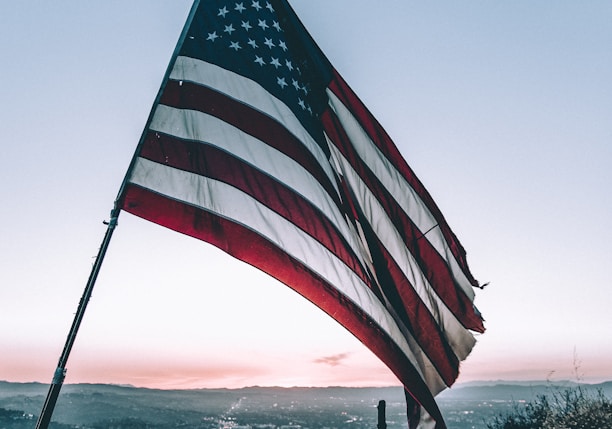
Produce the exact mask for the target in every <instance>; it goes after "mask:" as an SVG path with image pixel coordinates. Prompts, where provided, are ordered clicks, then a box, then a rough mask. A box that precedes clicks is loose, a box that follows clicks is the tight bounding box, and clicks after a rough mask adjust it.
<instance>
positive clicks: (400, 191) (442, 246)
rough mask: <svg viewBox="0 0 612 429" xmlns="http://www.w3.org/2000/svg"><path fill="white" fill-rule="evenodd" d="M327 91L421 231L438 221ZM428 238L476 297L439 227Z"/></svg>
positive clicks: (364, 155)
mask: <svg viewBox="0 0 612 429" xmlns="http://www.w3.org/2000/svg"><path fill="white" fill-rule="evenodd" d="M327 95H328V96H329V104H330V106H331V108H332V109H333V110H334V112H335V113H336V115H337V116H338V119H339V120H340V122H341V123H342V125H343V127H344V129H345V131H346V133H347V135H348V137H349V139H350V140H351V143H352V144H353V147H354V148H355V151H356V152H357V153H358V154H359V156H360V157H361V159H362V160H364V162H366V164H367V165H368V167H370V169H371V170H372V172H373V173H374V175H375V176H376V177H377V178H378V179H379V180H380V181H381V183H382V184H383V186H384V187H385V188H387V190H388V191H389V193H390V194H391V195H392V196H393V198H395V200H396V201H397V203H398V205H399V206H400V207H401V208H402V210H404V212H405V213H406V214H407V215H409V217H410V219H412V221H413V222H414V223H415V225H416V226H417V228H418V229H419V230H420V231H421V232H426V231H428V230H430V228H431V227H433V226H434V225H436V223H437V221H436V219H435V218H434V216H433V215H432V214H431V212H430V211H429V209H428V208H427V206H426V205H425V204H424V203H423V201H422V200H421V198H420V197H419V195H418V194H417V193H416V192H415V191H414V189H412V187H411V186H410V184H409V183H408V182H407V181H406V179H404V177H403V176H402V175H401V174H400V173H399V172H398V171H397V170H396V169H395V168H394V167H393V165H392V164H391V163H390V162H389V161H388V160H387V158H386V157H385V156H384V155H383V154H382V153H381V152H380V150H379V149H378V148H377V147H376V145H374V143H373V142H372V140H371V139H370V137H369V136H368V135H367V133H366V132H365V131H364V130H363V128H362V127H361V125H360V124H359V122H358V121H357V120H356V119H355V118H354V117H353V115H352V114H351V112H350V111H349V110H348V109H347V108H346V106H344V104H342V102H341V101H340V100H339V99H338V98H337V97H336V95H335V94H334V93H333V92H331V91H330V90H328V91H327ZM425 238H426V239H427V240H428V241H429V242H430V243H431V245H432V246H433V247H434V248H435V249H436V250H437V251H438V253H439V254H440V255H441V256H442V258H444V260H445V261H447V264H448V266H449V268H450V270H451V272H452V274H453V277H454V278H455V279H456V281H457V283H458V284H459V285H460V287H461V289H462V290H463V291H464V292H465V294H466V295H467V296H468V298H469V299H470V300H471V301H473V300H474V290H473V289H472V285H471V283H470V281H469V280H468V279H467V277H466V276H465V274H464V273H463V271H462V269H461V267H460V266H459V264H458V262H457V261H456V259H455V257H454V255H453V253H452V251H451V250H450V248H449V246H448V243H447V242H446V240H445V239H444V235H443V234H442V231H441V230H440V228H433V229H431V230H430V231H429V232H428V233H427V235H425Z"/></svg>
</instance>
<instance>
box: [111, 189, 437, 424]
mask: <svg viewBox="0 0 612 429" xmlns="http://www.w3.org/2000/svg"><path fill="white" fill-rule="evenodd" d="M121 205H122V208H123V210H125V211H127V212H130V213H132V214H134V215H136V216H139V217H141V218H144V219H147V220H149V221H151V222H154V223H157V224H159V225H162V226H165V227H167V228H170V229H172V230H174V231H177V232H180V233H183V234H186V235H189V236H191V237H195V238H198V239H200V240H203V241H206V242H208V243H210V244H212V245H214V246H216V247H218V248H220V249H221V250H223V251H225V252H226V253H228V254H230V255H232V256H233V257H235V258H237V259H239V260H241V261H243V262H246V263H248V264H250V265H252V266H254V267H256V268H258V269H260V270H262V271H263V272H265V273H268V274H269V275H271V276H272V277H274V278H276V279H278V280H279V281H281V282H283V283H284V284H286V285H287V286H289V287H291V288H292V289H293V290H295V291H296V292H297V293H299V294H300V295H302V296H303V297H305V298H306V299H308V300H309V301H311V302H312V303H314V304H315V305H316V306H318V307H319V308H321V309H322V310H323V311H325V312H326V313H327V314H328V315H330V316H331V317H332V318H334V319H335V320H337V321H338V322H339V323H340V324H342V325H343V326H344V327H346V328H347V329H348V330H349V331H350V332H351V333H352V334H353V335H355V337H357V338H358V339H359V340H360V341H361V342H362V343H363V344H364V345H365V346H366V347H368V348H369V349H370V350H372V352H373V353H374V354H375V355H376V356H378V357H379V359H381V360H382V361H383V362H384V363H385V364H386V365H387V366H388V367H389V368H390V369H391V371H393V373H394V374H395V375H396V376H397V377H398V378H399V380H400V381H401V382H402V383H403V384H404V385H405V386H410V392H411V394H412V395H413V396H414V397H415V398H416V399H417V401H418V402H419V403H420V404H421V405H422V406H423V407H425V409H427V411H428V412H429V413H430V414H431V415H432V417H433V418H434V419H436V420H438V421H443V419H442V416H441V414H440V410H439V409H438V406H437V405H436V403H435V401H434V398H433V396H432V394H431V392H430V391H429V389H428V387H427V385H426V384H425V382H424V381H423V380H422V379H421V377H420V375H419V374H418V372H417V371H416V369H415V368H414V367H413V365H412V364H411V362H410V361H409V360H408V359H407V357H406V356H405V355H404V353H403V352H402V351H401V350H400V349H399V348H398V347H397V346H396V345H395V343H394V342H393V341H392V340H391V338H389V336H388V335H387V334H386V332H385V331H383V330H382V329H381V328H380V327H379V326H378V325H376V323H375V322H374V321H373V320H372V319H371V318H369V317H368V315H367V314H365V313H364V312H363V311H362V310H361V309H360V308H359V307H357V306H356V305H355V304H354V303H353V302H352V301H350V300H348V299H347V298H346V297H345V296H344V295H342V294H341V293H340V292H339V291H338V290H336V289H335V288H334V287H333V286H332V285H330V284H328V283H327V282H325V281H324V280H323V279H322V278H320V277H319V276H318V275H317V274H316V273H314V272H312V271H310V270H309V269H308V268H307V267H306V266H304V265H303V264H301V263H300V262H299V261H297V260H295V259H293V258H292V257H291V256H289V255H288V254H287V253H286V252H284V251H283V250H282V249H280V248H278V247H277V246H276V245H274V244H273V243H271V242H269V241H268V240H266V239H265V238H263V237H262V236H260V235H258V234H257V233H256V232H254V231H252V230H250V229H247V228H245V227H243V226H241V225H238V224H236V223H234V222H231V221H229V220H227V219H223V218H220V217H218V216H216V215H214V214H212V213H209V212H207V211H204V210H201V209H198V208H195V207H193V206H189V205H186V204H184V203H182V202H180V201H175V200H171V199H168V198H165V197H163V196H161V195H158V194H155V193H152V192H149V191H147V190H145V189H143V188H140V187H137V186H135V185H128V186H127V187H126V189H125V193H124V194H123V198H122V202H121Z"/></svg>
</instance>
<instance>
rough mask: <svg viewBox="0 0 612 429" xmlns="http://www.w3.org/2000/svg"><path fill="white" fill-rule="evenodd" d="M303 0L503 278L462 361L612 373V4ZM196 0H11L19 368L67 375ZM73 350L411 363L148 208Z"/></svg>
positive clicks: (6, 31)
mask: <svg viewBox="0 0 612 429" xmlns="http://www.w3.org/2000/svg"><path fill="white" fill-rule="evenodd" d="M291 4H292V6H293V7H294V9H295V10H296V12H297V13H298V15H299V16H300V18H301V19H302V21H303V22H304V24H305V25H306V27H307V28H308V30H309V31H310V33H311V35H312V36H313V37H314V39H315V40H316V41H317V43H318V44H319V46H320V47H321V48H322V49H323V51H324V52H325V53H326V55H327V56H328V58H329V59H330V60H331V62H332V64H334V66H335V68H336V69H337V70H338V71H339V72H340V74H342V75H343V77H344V78H345V79H346V80H347V82H348V83H349V85H351V87H352V88H353V89H354V90H355V92H356V93H357V94H358V95H359V97H360V98H361V99H362V101H364V103H365V104H366V105H367V106H368V108H369V109H370V110H371V111H372V112H373V114H374V115H375V116H376V117H377V119H378V120H379V121H380V122H381V124H382V125H383V126H384V127H385V129H386V130H387V131H388V133H389V134H390V135H391V137H392V138H393V139H394V141H395V142H396V144H397V146H398V147H399V149H400V151H401V152H402V154H403V156H404V157H405V158H406V160H407V161H408V163H409V164H410V166H411V167H412V168H413V170H414V171H415V172H416V174H417V175H418V176H419V178H420V179H421V181H422V182H423V183H424V185H425V187H426V188H427V189H428V190H429V192H430V193H431V194H432V196H433V198H434V199H435V201H436V202H437V204H438V205H439V207H440V208H441V210H442V212H443V213H444V215H445V217H446V219H447V221H448V222H449V224H450V226H451V228H452V229H453V230H454V232H455V233H456V234H457V236H458V237H459V240H460V241H461V242H462V244H463V246H464V247H465V249H466V251H467V253H468V255H467V258H468V263H469V264H470V267H471V270H472V272H473V274H474V276H475V277H476V278H477V279H478V280H479V281H480V282H481V283H487V282H489V283H490V284H489V286H487V287H486V288H485V289H484V290H481V291H477V296H476V301H475V303H476V306H477V307H478V308H479V310H480V311H481V312H482V314H483V316H484V318H485V326H486V328H487V332H486V333H485V334H483V335H478V337H477V340H478V342H477V344H476V346H475V348H474V350H473V351H472V354H471V355H470V356H469V357H468V358H467V359H466V361H465V362H464V363H463V364H462V368H461V374H460V376H459V379H458V383H461V382H469V381H474V380H499V379H503V380H533V379H538V380H546V379H547V380H565V379H570V380H574V381H584V382H600V381H603V380H612V364H610V363H609V358H610V356H612V340H611V337H610V330H611V328H612V311H610V309H611V308H612V281H611V280H610V275H609V273H608V270H607V268H608V267H609V265H610V263H611V261H612V251H611V250H610V243H611V242H612V228H611V227H610V226H609V221H610V220H611V219H612V192H611V191H610V185H611V184H612V120H611V117H612V79H611V76H612V48H611V46H612V26H610V22H612V4H611V3H610V2H607V1H597V0H594V1H590V2H573V1H563V0H560V1H555V2H550V1H541V0H535V1H534V0H515V1H512V2H501V1H500V2H493V1H489V0H487V1H484V0H470V1H466V2H454V1H438V2H424V1H423V2H417V1H412V0H410V1H408V0H386V1H384V2H369V1H364V0H334V1H329V0H292V1H291ZM374 4H375V6H373V5H374ZM190 6H191V1H189V0H131V1H129V2H126V1H118V0H105V1H88V2H83V1H78V0H61V1H57V2H52V3H50V2H45V1H41V0H38V1H34V0H21V1H19V2H0V57H1V58H2V67H0V100H2V103H0V118H2V119H1V122H0V124H1V127H2V143H1V146H0V147H1V149H2V154H1V156H2V161H3V162H2V168H1V169H0V183H1V185H0V200H1V201H2V204H1V206H0V233H1V237H2V238H1V240H0V380H8V381H16V382H26V381H40V382H45V383H48V382H50V381H51V378H52V375H53V371H54V369H55V367H56V365H57V360H58V358H59V356H60V353H61V351H62V348H63V345H64V342H65V339H66V335H67V333H68V330H69V328H70V325H71V323H72V319H73V316H74V312H75V311H76V308H77V305H78V302H79V299H80V297H81V294H82V292H83V288H84V286H85V283H86V281H87V277H88V276H89V272H90V269H91V265H92V263H93V258H94V257H95V255H96V253H97V250H98V247H99V245H100V243H101V240H102V237H103V235H104V232H105V229H106V227H105V225H103V223H102V222H103V221H104V220H107V219H108V214H109V211H110V209H111V208H112V204H113V201H114V199H115V196H116V194H117V191H118V190H119V185H120V184H121V181H122V179H123V176H124V174H125V171H126V169H127V166H128V164H129V161H130V159H131V156H132V153H133V151H134V149H135V147H136V144H137V142H138V139H139V137H140V134H141V132H142V129H143V127H144V125H145V121H146V118H147V116H148V114H149V111H150V109H151V105H152V103H153V100H154V98H155V95H156V93H157V91H158V88H159V85H160V83H161V79H162V77H163V75H164V72H165V70H166V67H167V64H168V61H169V59H170V56H171V54H172V51H173V49H174V46H175V44H176V41H177V39H178V36H179V33H180V31H181V29H182V26H183V23H184V21H185V18H186V16H187V14H188V11H189V8H190ZM67 368H68V373H67V378H66V383H77V382H89V383H93V382H95V383H116V384H132V385H135V386H143V387H155V388H195V387H230V388H233V387H242V386H251V385H277V386H329V385H343V386H387V385H398V381H397V380H396V379H395V377H394V376H393V375H392V374H391V373H390V371H389V370H388V369H387V368H386V367H385V366H384V365H383V364H381V363H380V362H379V361H378V360H377V359H376V358H375V357H374V356H373V355H372V354H371V352H369V351H368V350H367V349H366V348H365V347H364V346H363V345H362V344H361V343H359V342H358V341H357V340H356V339H354V338H353V337H352V336H351V335H350V334H349V333H348V332H347V331H346V330H344V328H342V327H340V325H338V324H337V323H336V322H335V321H333V320H332V319H331V318H329V317H328V316H326V315H325V314H323V312H321V311H320V310H319V309H317V308H316V307H315V306H313V305H312V304H310V303H308V302H306V301H305V300H304V299H303V298H301V297H300V296H298V295H297V294H296V293H295V292H293V291H292V290H290V289H289V288H288V287H286V286H284V285H282V284H280V283H278V282H276V281H274V280H272V279H270V278H269V277H267V276H266V275H264V274H262V273H260V272H258V271H256V270H255V269H253V268H251V267H249V266H246V265H244V264H241V263H239V262H236V261H234V260H232V259H231V258H230V257H229V256H226V255H225V254H223V253H222V252H220V251H218V250H217V249H215V248H213V247H212V246H210V245H208V244H206V243H203V242H199V241H197V240H195V239H192V238H189V237H185V236H182V235H180V234H177V233H174V232H171V231H169V230H165V229H164V228H162V227H159V226H157V225H154V224H152V223H148V222H146V221H144V220H141V219H138V218H135V217H133V216H131V215H130V214H128V213H122V214H121V216H120V218H119V226H118V228H117V230H116V231H115V235H114V237H113V240H112V242H111V244H110V248H109V250H108V253H107V256H106V259H105V261H104V265H103V267H102V270H101V273H100V276H99V278H98V282H97V284H96V286H95V290H94V293H93V297H92V299H91V301H90V304H89V307H88V309H87V313H86V314H85V318H84V321H83V324H82V326H81V329H80V331H79V334H78V337H77V340H76V344H75V346H74V349H73V351H72V354H71V356H70V359H69V361H68V365H67Z"/></svg>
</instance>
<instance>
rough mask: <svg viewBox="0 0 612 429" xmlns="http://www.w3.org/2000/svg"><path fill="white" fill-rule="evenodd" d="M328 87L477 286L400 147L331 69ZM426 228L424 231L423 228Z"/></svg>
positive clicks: (456, 240) (454, 239) (441, 216)
mask: <svg viewBox="0 0 612 429" xmlns="http://www.w3.org/2000/svg"><path fill="white" fill-rule="evenodd" d="M329 89H330V90H331V91H332V92H333V93H334V94H335V95H336V96H337V97H338V98H339V99H340V100H341V101H342V103H343V104H344V105H345V106H346V107H347V108H348V109H349V110H350V111H351V113H352V114H353V116H354V117H355V118H357V120H358V121H359V123H360V124H361V126H362V127H363V129H364V130H365V131H366V133H367V134H368V135H369V136H370V138H371V139H372V141H373V142H374V144H375V145H376V146H377V147H378V149H379V150H380V151H381V152H382V153H383V154H385V156H386V157H387V158H388V160H389V161H390V162H391V163H392V164H393V165H394V166H395V168H396V169H397V171H399V172H400V173H401V174H402V175H403V176H404V178H405V179H406V181H407V182H408V183H409V184H410V186H411V187H412V188H413V189H414V190H415V191H416V193H417V194H418V195H419V197H420V198H421V200H422V201H423V202H424V203H425V205H426V206H427V208H428V209H429V211H430V212H431V213H432V215H433V216H434V218H435V219H436V222H437V223H438V226H439V228H440V230H441V231H442V234H443V235H444V238H445V239H446V241H447V243H448V245H449V248H450V249H451V252H452V253H453V256H454V257H455V259H456V260H457V262H458V263H459V266H460V267H461V269H462V271H463V272H464V274H465V276H466V277H467V279H468V280H469V281H470V283H471V284H472V285H473V286H478V282H477V281H476V280H475V279H474V277H473V276H472V274H471V272H470V270H469V268H468V265H467V261H466V258H465V250H464V249H463V246H461V243H459V240H458V239H457V237H456V236H455V234H454V233H453V232H452V231H451V229H450V227H449V226H448V224H447V222H446V220H445V219H444V216H443V215H442V212H441V211H440V209H439V208H438V206H437V205H436V203H435V202H434V200H433V199H432V198H431V195H430V194H429V192H428V191H427V190H426V189H425V187H424V186H423V184H422V183H421V181H420V180H419V179H418V178H417V177H416V175H415V174H414V172H413V171H412V169H411V168H410V167H409V166H408V164H407V163H406V161H405V160H404V158H403V157H402V155H401V154H400V152H399V150H398V149H397V147H396V146H395V144H394V143H393V141H392V140H391V138H390V137H389V135H388V134H387V133H386V131H385V130H384V129H383V128H382V126H381V125H380V124H379V123H378V121H377V120H376V118H374V116H372V114H371V113H370V112H369V111H368V109H367V108H366V107H365V106H364V104H363V103H362V102H361V100H359V98H358V97H357V96H356V95H355V94H354V93H353V91H352V90H351V89H350V88H349V86H348V85H347V84H346V82H345V81H344V79H342V76H340V75H339V74H338V73H337V72H336V71H335V70H334V79H332V81H331V83H330V85H329ZM423 232H425V231H423Z"/></svg>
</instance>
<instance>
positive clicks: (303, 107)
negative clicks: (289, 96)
mask: <svg viewBox="0 0 612 429" xmlns="http://www.w3.org/2000/svg"><path fill="white" fill-rule="evenodd" d="M298 100H299V101H298V104H299V105H300V107H301V108H302V110H306V104H305V103H304V100H302V99H301V98H298Z"/></svg>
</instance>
